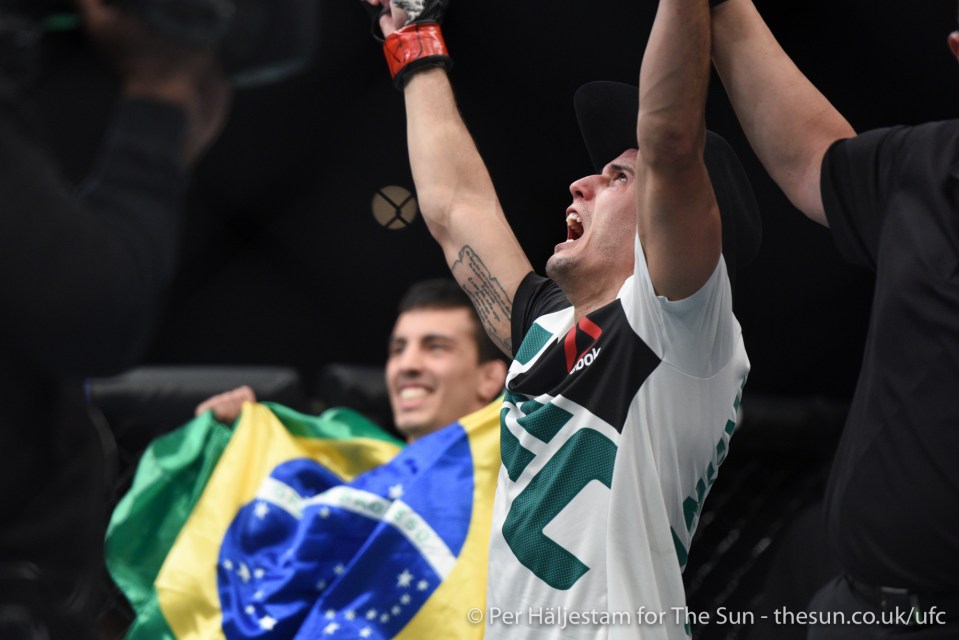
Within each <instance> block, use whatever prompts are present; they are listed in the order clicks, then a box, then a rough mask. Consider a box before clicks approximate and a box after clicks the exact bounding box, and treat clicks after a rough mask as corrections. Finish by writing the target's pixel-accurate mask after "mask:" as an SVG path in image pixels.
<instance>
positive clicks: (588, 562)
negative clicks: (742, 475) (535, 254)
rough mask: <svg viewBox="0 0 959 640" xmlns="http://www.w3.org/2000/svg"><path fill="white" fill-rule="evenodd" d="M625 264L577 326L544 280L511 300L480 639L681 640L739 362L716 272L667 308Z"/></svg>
mask: <svg viewBox="0 0 959 640" xmlns="http://www.w3.org/2000/svg"><path fill="white" fill-rule="evenodd" d="M635 251H636V260H635V264H636V268H635V272H634V274H633V275H632V276H631V277H630V278H629V279H627V280H626V282H625V283H624V284H623V287H622V288H621V289H620V291H619V294H618V295H617V298H616V299H615V300H614V301H613V302H611V303H609V304H608V305H606V306H604V307H602V308H600V309H598V310H596V311H594V312H592V313H590V314H589V315H588V316H586V317H585V318H583V319H582V320H580V321H579V322H578V323H575V324H574V318H573V308H572V306H571V305H570V304H569V302H568V301H566V299H565V298H564V297H563V295H562V293H561V292H560V291H559V288H558V287H557V286H556V285H555V284H554V283H552V282H550V281H549V280H546V279H544V278H541V277H539V276H535V275H532V274H531V275H530V276H527V278H526V279H525V280H524V281H523V283H522V284H521V285H520V288H519V290H518V291H517V295H516V301H515V303H514V308H513V334H514V344H520V346H519V349H518V350H517V352H516V354H515V360H514V361H513V364H512V366H511V367H510V370H509V375H508V377H507V383H506V389H507V392H506V397H505V401H504V404H503V409H502V412H501V414H500V417H501V418H500V419H501V450H502V458H503V466H502V467H501V468H500V473H499V480H498V485H497V490H496V502H495V506H494V513H493V531H492V535H491V541H490V558H489V560H490V565H489V566H490V570H489V582H488V589H487V629H486V637H487V638H499V637H517V638H557V639H558V638H577V639H578V638H597V639H599V638H637V637H639V638H644V639H645V638H664V639H665V638H670V639H671V638H685V637H686V636H687V634H688V632H689V631H688V625H687V624H686V617H685V614H684V607H685V603H686V599H685V593H684V589H683V582H682V576H681V572H682V568H683V567H684V566H685V564H686V557H687V552H688V549H689V544H690V540H691V539H692V536H693V532H694V530H695V527H696V524H697V521H698V517H699V512H700V510H701V508H702V503H703V500H704V499H705V497H706V493H707V492H708V490H709V487H710V486H711V485H712V483H713V482H714V480H715V477H716V473H717V470H718V468H719V465H720V464H721V463H722V461H723V459H724V458H725V456H726V452H727V447H728V444H729V438H730V436H731V435H732V432H733V429H734V428H735V422H736V414H737V410H738V408H739V402H740V393H741V391H742V388H743V386H744V384H745V381H746V375H747V373H748V371H749V361H748V359H747V357H746V351H745V349H744V347H743V340H742V332H741V329H740V326H739V323H738V322H737V320H736V318H735V316H734V315H733V312H732V293H731V290H730V285H729V278H728V276H727V273H726V266H725V262H724V261H723V260H722V259H720V261H719V264H718V265H717V266H716V270H715V271H714V272H713V274H712V276H711V277H710V278H709V281H708V282H707V283H706V284H705V285H704V286H703V287H702V288H701V289H700V290H699V291H698V292H696V293H695V294H693V295H692V296H690V297H689V298H686V299H684V300H680V301H673V302H671V301H668V300H666V299H665V298H662V297H659V296H657V295H656V294H655V292H654V289H653V285H652V282H651V281H650V277H649V273H648V271H647V267H646V259H645V256H644V254H643V250H642V247H641V245H640V243H639V240H638V239H637V241H636V248H635ZM520 339H521V343H520Z"/></svg>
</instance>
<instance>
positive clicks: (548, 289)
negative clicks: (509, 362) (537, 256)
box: [511, 271, 570, 358]
mask: <svg viewBox="0 0 959 640" xmlns="http://www.w3.org/2000/svg"><path fill="white" fill-rule="evenodd" d="M569 306H570V303H569V300H567V299H566V296H564V295H563V292H562V291H561V290H560V288H559V286H558V285H557V284H556V283H555V282H553V281H552V280H550V279H549V278H544V277H543V276H539V275H536V273H535V272H533V271H530V272H529V273H528V274H526V277H525V278H523V281H522V282H520V283H519V287H517V289H516V296H515V298H514V300H513V315H512V320H511V324H512V334H513V335H512V339H513V357H514V358H515V357H516V354H517V353H518V352H519V348H520V345H521V344H522V343H523V338H524V337H526V332H527V331H529V328H530V327H531V326H533V322H534V321H535V320H536V318H538V317H540V316H541V315H544V314H547V313H552V312H553V311H559V310H560V309H565V308H567V307H569Z"/></svg>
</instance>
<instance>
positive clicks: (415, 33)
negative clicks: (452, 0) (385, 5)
mask: <svg viewBox="0 0 959 640" xmlns="http://www.w3.org/2000/svg"><path fill="white" fill-rule="evenodd" d="M393 4H395V5H396V6H397V7H398V8H400V9H402V10H403V11H405V12H406V14H407V16H408V17H409V19H408V21H407V23H406V24H405V25H403V27H402V28H401V29H397V30H396V31H394V32H393V33H391V34H390V35H389V37H387V38H386V39H385V40H383V54H384V55H385V56H386V64H387V65H388V66H389V68H390V75H392V76H393V84H394V85H395V86H396V88H397V89H399V90H401V91H402V90H403V86H404V85H405V84H406V80H407V79H408V78H409V77H410V76H411V75H412V74H414V73H416V72H417V71H420V70H422V69H427V68H430V67H442V68H444V69H446V70H447V71H449V70H450V69H451V68H452V67H453V59H452V58H450V55H449V52H448V51H447V50H446V42H445V41H444V40H443V33H442V31H440V23H441V22H442V21H443V15H444V14H445V13H446V6H447V5H448V4H449V0H393ZM384 11H385V9H384ZM380 15H382V13H381V14H380ZM378 24H379V21H378V20H377V21H376V22H375V24H374V34H375V33H376V31H378V28H377V25H378ZM379 39H382V36H380V37H379Z"/></svg>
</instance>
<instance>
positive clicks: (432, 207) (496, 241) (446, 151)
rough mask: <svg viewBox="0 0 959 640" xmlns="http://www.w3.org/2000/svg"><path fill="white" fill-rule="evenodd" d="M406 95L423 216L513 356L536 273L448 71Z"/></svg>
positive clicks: (424, 76)
mask: <svg viewBox="0 0 959 640" xmlns="http://www.w3.org/2000/svg"><path fill="white" fill-rule="evenodd" d="M373 4H379V2H373ZM397 4H399V3H397ZM427 4H428V5H429V4H430V3H427ZM427 10H428V8H427ZM405 20H406V16H405V15H404V14H402V12H398V11H397V10H396V8H395V7H394V8H393V19H392V20H389V19H387V18H384V19H383V20H381V22H380V24H381V26H382V28H383V32H384V34H385V35H387V36H389V35H390V34H391V33H392V31H393V27H394V26H395V25H397V24H403V23H405ZM415 26H416V25H415V24H411V25H410V27H415ZM404 94H405V99H406V118H407V136H408V143H409V152H410V164H411V166H412V169H413V181H414V183H415V185H416V195H417V199H418V200H419V205H420V210H421V211H422V213H423V218H424V219H425V220H426V224H427V226H428V227H429V230H430V233H432V234H433V237H434V238H435V239H436V241H437V242H439V244H440V246H441V247H442V249H443V253H444V255H445V256H446V261H447V264H448V265H449V267H450V270H451V271H452V273H453V277H454V278H455V279H456V281H457V282H459V284H460V286H462V287H463V290H464V291H466V293H467V294H468V295H469V296H470V298H471V299H472V301H473V304H474V305H475V306H476V310H477V312H478V313H479V317H480V318H481V319H482V321H483V325H484V327H485V328H486V331H487V333H489V335H490V338H492V340H493V342H494V343H495V344H496V345H497V346H498V347H499V348H500V349H502V350H503V351H504V352H505V353H507V354H508V355H510V356H512V344H511V339H510V335H511V328H510V317H511V313H512V305H513V297H514V294H515V293H516V289H517V287H518V286H519V284H520V282H521V281H522V279H523V278H524V277H525V276H526V274H527V273H529V272H530V271H532V267H531V266H530V263H529V260H528V259H527V258H526V254H525V253H523V250H522V248H521V247H520V246H519V243H518V242H517V240H516V237H515V236H514V235H513V231H512V230H511V229H510V227H509V224H508V223H507V222H506V217H505V216H504V215H503V209H502V207H501V205H500V202H499V199H498V198H497V196H496V191H495V189H494V188H493V183H492V181H491V180H490V176H489V172H488V171H487V169H486V165H485V164H484V163H483V160H482V158H481V157H480V155H479V152H478V151H477V149H476V145H475V143H474V142H473V139H472V137H471V136H470V134H469V132H468V131H467V129H466V125H465V124H464V123H463V119H462V118H461V117H460V114H459V110H458V109H457V107H456V101H455V99H454V97H453V90H452V87H451V86H450V83H449V79H448V78H447V75H446V71H445V69H443V68H438V67H429V66H428V67H426V68H422V67H421V68H419V69H417V71H416V72H415V73H408V74H406V77H405V88H404Z"/></svg>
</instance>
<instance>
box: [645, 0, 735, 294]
mask: <svg viewBox="0 0 959 640" xmlns="http://www.w3.org/2000/svg"><path fill="white" fill-rule="evenodd" d="M709 37H710V34H709V5H708V3H707V0H660V3H659V9H658V11H657V13H656V19H655V21H654V23H653V28H652V31H651V33H650V36H649V42H648V44H647V46H646V52H645V54H644V56H643V64H642V68H641V70H640V79H639V118H638V121H637V138H638V142H639V153H638V155H637V158H636V176H637V181H638V182H637V189H636V195H637V200H638V230H639V236H640V240H641V241H642V243H643V251H644V253H645V254H646V262H647V265H648V268H649V274H650V277H651V279H652V282H653V286H654V287H655V288H656V292H657V293H658V294H659V295H663V296H666V297H667V298H670V299H680V298H685V297H688V296H689V295H692V294H693V293H695V292H696V291H697V290H699V288H700V287H702V285H703V284H705V282H706V280H707V279H708V278H709V276H710V275H711V274H712V272H713V270H714V269H715V268H716V262H717V261H718V260H719V254H720V251H721V249H722V231H721V224H720V219H719V208H718V207H717V205H716V197H715V195H714V193H713V189H712V185H711V183H710V181H709V174H708V173H707V171H706V165H705V164H704V162H703V151H704V148H705V141H706V126H705V123H704V120H703V114H704V110H705V103H706V89H707V86H708V82H709Z"/></svg>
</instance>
